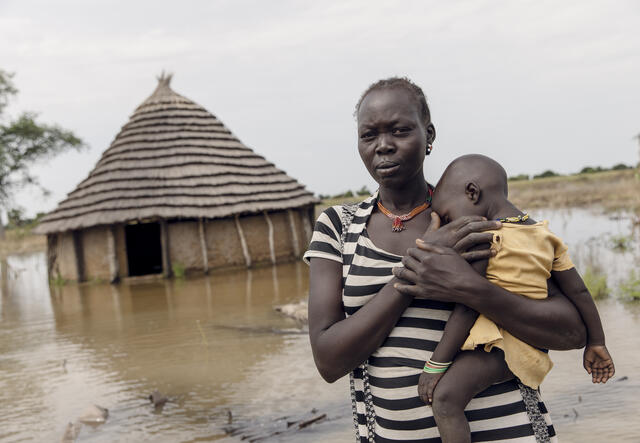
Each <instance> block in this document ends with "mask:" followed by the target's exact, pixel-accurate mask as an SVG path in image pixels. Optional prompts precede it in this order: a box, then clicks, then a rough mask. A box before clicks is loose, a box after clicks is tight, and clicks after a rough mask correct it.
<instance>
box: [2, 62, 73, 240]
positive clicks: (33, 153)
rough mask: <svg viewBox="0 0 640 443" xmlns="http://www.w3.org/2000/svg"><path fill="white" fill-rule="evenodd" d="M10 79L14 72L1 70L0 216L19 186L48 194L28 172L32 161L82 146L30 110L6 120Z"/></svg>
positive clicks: (13, 90)
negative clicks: (40, 120) (34, 188)
mask: <svg viewBox="0 0 640 443" xmlns="http://www.w3.org/2000/svg"><path fill="white" fill-rule="evenodd" d="M12 78H13V74H11V73H8V72H6V71H4V70H2V69H0V217H1V213H2V210H5V211H10V210H11V209H13V208H11V207H10V206H13V205H14V204H13V201H12V197H13V195H14V193H15V192H16V191H17V190H18V189H22V188H24V187H25V186H30V185H35V186H37V187H39V188H40V189H41V190H42V191H43V192H44V193H47V190H46V189H44V188H43V187H42V186H40V184H39V183H38V180H37V178H36V177H35V176H34V175H33V174H32V173H31V172H30V171H29V169H30V168H31V167H32V166H33V165H34V164H35V163H37V162H39V161H42V160H46V159H50V158H52V157H54V156H55V155H57V154H60V153H62V152H64V151H67V150H69V149H72V148H73V149H80V148H82V147H84V146H85V144H84V142H83V141H82V140H81V139H80V138H78V137H76V136H75V135H74V134H73V132H71V131H69V130H66V129H63V128H61V127H59V126H57V125H45V124H42V123H39V122H37V121H36V118H37V114H35V113H33V112H23V113H22V114H20V115H19V116H18V117H17V118H15V119H11V120H8V121H5V119H6V118H5V117H4V116H3V112H4V110H5V108H6V106H7V104H8V103H9V101H10V99H11V97H13V96H14V95H16V94H17V93H18V90H17V89H16V87H15V86H14V84H13V80H12ZM14 215H15V214H14ZM3 238H4V224H3V223H2V222H1V220H0V239H3Z"/></svg>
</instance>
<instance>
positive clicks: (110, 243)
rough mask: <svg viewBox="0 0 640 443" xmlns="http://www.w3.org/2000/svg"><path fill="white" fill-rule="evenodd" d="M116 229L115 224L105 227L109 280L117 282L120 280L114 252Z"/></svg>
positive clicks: (116, 255) (116, 257)
mask: <svg viewBox="0 0 640 443" xmlns="http://www.w3.org/2000/svg"><path fill="white" fill-rule="evenodd" d="M115 229H116V227H115V226H109V227H108V228H107V253H108V254H109V282H110V283H118V281H119V280H120V266H119V264H118V254H117V253H116V233H115V232H114V231H115Z"/></svg>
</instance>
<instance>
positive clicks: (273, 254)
mask: <svg viewBox="0 0 640 443" xmlns="http://www.w3.org/2000/svg"><path fill="white" fill-rule="evenodd" d="M264 218H265V220H266V221H267V226H268V227H269V235H268V239H269V254H270V255H271V263H273V264H274V265H275V264H276V248H275V244H274V241H273V223H271V218H270V217H269V214H267V211H264Z"/></svg>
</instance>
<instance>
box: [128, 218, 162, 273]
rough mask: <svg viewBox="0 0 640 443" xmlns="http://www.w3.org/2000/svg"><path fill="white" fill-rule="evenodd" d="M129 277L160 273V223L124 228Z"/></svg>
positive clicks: (140, 224)
mask: <svg viewBox="0 0 640 443" xmlns="http://www.w3.org/2000/svg"><path fill="white" fill-rule="evenodd" d="M125 238H126V244H127V263H128V264H129V276H131V277H134V276H137V275H147V274H161V273H162V245H161V243H160V223H158V222H153V223H139V224H135V225H126V226H125Z"/></svg>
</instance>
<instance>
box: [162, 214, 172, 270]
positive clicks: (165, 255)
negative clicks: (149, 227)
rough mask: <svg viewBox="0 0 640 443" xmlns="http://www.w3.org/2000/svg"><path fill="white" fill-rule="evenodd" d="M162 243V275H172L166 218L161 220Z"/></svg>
mask: <svg viewBox="0 0 640 443" xmlns="http://www.w3.org/2000/svg"><path fill="white" fill-rule="evenodd" d="M160 245H161V247H162V275H163V277H165V278H168V277H171V275H172V274H173V272H172V270H171V255H169V227H168V226H167V221H166V220H160Z"/></svg>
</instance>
